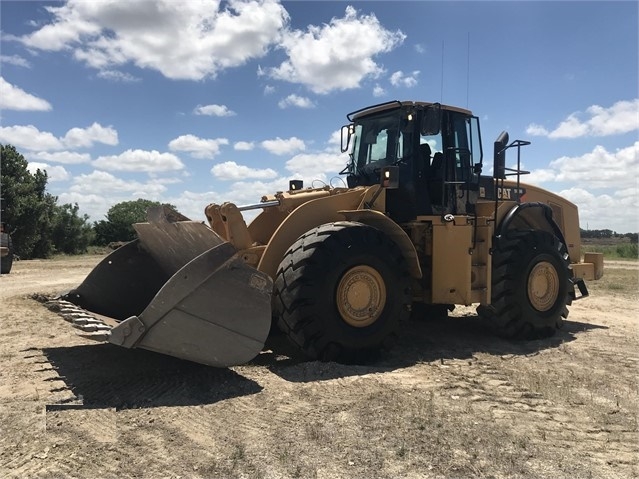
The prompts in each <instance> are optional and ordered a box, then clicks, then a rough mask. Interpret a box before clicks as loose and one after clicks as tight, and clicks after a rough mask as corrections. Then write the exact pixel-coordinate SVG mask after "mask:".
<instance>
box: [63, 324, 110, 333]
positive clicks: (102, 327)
mask: <svg viewBox="0 0 639 479" xmlns="http://www.w3.org/2000/svg"><path fill="white" fill-rule="evenodd" d="M72 326H73V327H74V328H77V329H81V330H82V331H85V332H88V333H90V332H93V331H111V327H110V326H107V325H106V324H104V323H91V324H73V325H72Z"/></svg>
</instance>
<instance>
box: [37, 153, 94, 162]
mask: <svg viewBox="0 0 639 479" xmlns="http://www.w3.org/2000/svg"><path fill="white" fill-rule="evenodd" d="M25 156H27V157H28V159H29V160H31V158H35V159H36V160H42V161H53V162H55V163H64V164H67V165H78V164H81V163H90V162H91V155H89V154H88V153H77V152H75V151H56V152H53V153H50V152H47V151H38V152H36V153H28V154H27V155H25Z"/></svg>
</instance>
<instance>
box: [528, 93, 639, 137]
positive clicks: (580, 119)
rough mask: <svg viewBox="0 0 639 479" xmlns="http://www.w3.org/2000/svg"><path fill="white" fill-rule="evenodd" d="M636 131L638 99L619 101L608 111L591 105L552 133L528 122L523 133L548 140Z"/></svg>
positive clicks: (567, 118) (638, 125)
mask: <svg viewBox="0 0 639 479" xmlns="http://www.w3.org/2000/svg"><path fill="white" fill-rule="evenodd" d="M638 129H639V98H637V99H634V100H631V101H625V100H624V101H618V102H616V103H615V104H614V105H612V106H611V107H610V108H604V107H601V106H599V105H592V106H590V107H588V108H587V110H586V114H582V113H580V112H577V113H572V114H570V115H568V117H566V119H565V120H563V121H562V122H561V123H559V125H557V127H556V128H555V129H553V130H548V129H547V128H545V127H544V126H543V125H538V124H535V123H531V124H530V125H529V126H528V128H527V129H526V132H527V133H528V134H529V135H537V136H547V137H548V138H553V139H556V138H580V137H583V136H609V135H619V134H623V133H628V132H630V131H635V130H638Z"/></svg>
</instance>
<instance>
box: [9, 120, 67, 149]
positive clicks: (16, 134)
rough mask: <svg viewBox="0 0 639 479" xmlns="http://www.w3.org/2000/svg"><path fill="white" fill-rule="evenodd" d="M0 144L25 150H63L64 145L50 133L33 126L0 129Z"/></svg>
mask: <svg viewBox="0 0 639 479" xmlns="http://www.w3.org/2000/svg"><path fill="white" fill-rule="evenodd" d="M0 143H5V144H6V143H10V144H12V145H13V146H15V147H16V148H18V149H23V150H32V151H38V150H61V149H62V148H64V144H63V143H62V141H60V139H59V138H56V137H55V136H54V135H52V134H51V133H49V132H46V131H40V130H38V129H37V128H36V127H35V126H33V125H25V126H23V125H14V126H3V127H0Z"/></svg>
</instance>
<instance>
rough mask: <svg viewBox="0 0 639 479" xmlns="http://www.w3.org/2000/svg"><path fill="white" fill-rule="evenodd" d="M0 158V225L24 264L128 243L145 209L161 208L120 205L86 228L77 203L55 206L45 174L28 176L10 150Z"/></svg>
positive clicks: (4, 148) (0, 148) (2, 149)
mask: <svg viewBox="0 0 639 479" xmlns="http://www.w3.org/2000/svg"><path fill="white" fill-rule="evenodd" d="M0 158H1V164H0V197H1V198H2V201H1V206H0V221H1V222H2V226H3V229H4V231H5V232H7V233H9V234H10V235H11V237H12V239H13V247H14V253H15V254H16V255H17V256H19V257H20V258H22V259H33V258H49V257H51V256H52V255H54V254H59V253H63V254H82V253H86V252H87V250H88V248H89V246H94V245H95V246H106V245H108V244H109V243H112V242H118V241H131V240H133V239H135V230H134V229H133V226H132V225H133V223H139V222H141V221H145V220H146V210H147V208H149V207H150V206H159V205H160V204H161V203H159V202H157V201H150V200H145V199H141V198H140V199H137V200H135V201H124V202H121V203H118V204H116V205H114V206H112V207H111V208H110V209H109V211H108V212H107V214H106V219H103V220H100V221H95V222H90V221H89V216H88V215H86V214H85V215H80V213H79V207H78V204H77V203H75V204H70V203H66V204H62V205H60V204H58V198H57V197H56V196H53V195H51V194H50V193H48V192H47V190H46V187H47V181H48V176H47V172H46V171H42V170H40V169H38V170H36V172H35V173H31V172H30V171H29V170H28V168H27V166H28V162H27V160H26V159H25V158H24V156H23V155H22V154H20V153H19V152H18V151H17V150H16V148H15V147H14V146H12V145H2V144H0ZM167 206H169V207H171V208H173V209H175V207H174V206H172V205H167Z"/></svg>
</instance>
